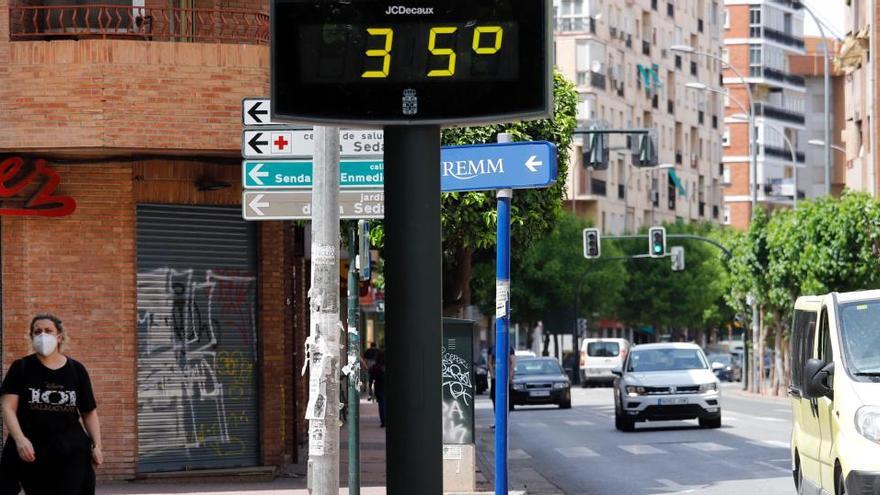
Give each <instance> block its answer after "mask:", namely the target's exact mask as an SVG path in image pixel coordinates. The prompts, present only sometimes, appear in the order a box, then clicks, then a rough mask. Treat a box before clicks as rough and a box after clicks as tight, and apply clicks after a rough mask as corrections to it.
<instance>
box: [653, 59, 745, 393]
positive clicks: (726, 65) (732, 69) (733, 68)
mask: <svg viewBox="0 0 880 495" xmlns="http://www.w3.org/2000/svg"><path fill="white" fill-rule="evenodd" d="M670 50H672V51H673V52H677V53H686V54H690V55H699V56H702V57H707V58H710V59H712V60H716V61H718V62H720V63H721V64H722V65H723V66H724V67H727V68H728V69H730V71H731V72H733V73H734V74H735V75H736V77H738V78H739V80H740V82H741V83H742V85H743V86H745V88H746V94H747V95H748V97H749V109H750V110H751V112H749V117H750V118H749V164H750V168H751V173H750V175H751V181H750V182H751V188H752V215H751V216H752V218H753V219H754V217H755V214H756V212H757V211H758V145H757V144H756V143H755V98H754V97H753V95H752V87H751V86H750V85H749V82H748V81H747V80H746V78H745V77H743V75H742V74H741V73H740V72H739V70H737V68H736V67H734V66H733V65H732V64H730V63H729V62H727V61H726V60H724V59H723V58H721V57H719V56H717V55H714V54H711V53H708V52H700V51H697V50H695V49H694V47H692V46H690V45H673V46H671V47H670ZM752 332H753V333H755V334H757V333H758V306H757V305H755V306H752ZM748 343H749V342H748V333H746V341H745V342H744V344H745V345H744V346H743V347H744V348H743V352H744V353H745V356H744V359H743V363H744V364H745V366H746V371H748V369H749V365H748V361H749V354H750V353H749V347H748ZM745 375H746V376H748V375H747V374H745ZM748 386H749V382H748V379H747V378H745V379H743V388H748Z"/></svg>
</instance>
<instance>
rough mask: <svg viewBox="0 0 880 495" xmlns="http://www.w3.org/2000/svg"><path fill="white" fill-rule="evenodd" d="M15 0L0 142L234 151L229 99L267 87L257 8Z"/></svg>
mask: <svg viewBox="0 0 880 495" xmlns="http://www.w3.org/2000/svg"><path fill="white" fill-rule="evenodd" d="M15 1H16V2H19V3H14V4H12V5H11V6H10V7H9V9H8V12H9V13H10V15H11V16H10V20H9V28H10V31H9V32H10V39H11V40H13V41H12V42H9V43H6V44H5V45H4V47H5V50H4V69H6V70H7V71H8V73H9V74H10V75H15V77H8V78H5V79H4V81H3V82H4V88H3V90H4V91H5V92H6V94H8V95H12V96H11V98H12V99H11V100H10V102H11V103H10V104H9V105H7V106H6V107H5V113H4V118H5V122H4V132H0V149H6V150H27V152H30V153H53V154H57V155H63V156H68V157H71V158H78V157H92V158H93V157H98V156H116V155H121V154H126V155H129V154H138V153H141V154H175V153H180V154H206V153H207V154H210V155H211V156H221V157H228V158H233V159H234V157H236V156H240V153H241V151H240V150H241V100H242V98H247V97H255V96H257V97H258V96H263V95H266V94H267V93H268V89H269V46H268V40H269V16H268V14H267V13H266V12H263V11H260V10H257V9H254V10H215V9H176V8H170V7H167V8H166V7H160V8H155V9H154V8H151V7H132V6H131V4H130V3H129V4H128V5H112V4H109V3H107V4H90V3H86V2H85V0H53V3H58V2H59V1H61V2H64V1H69V2H70V3H71V4H72V5H53V6H45V5H34V3H35V2H30V1H29V2H28V3H27V4H25V2H24V0H15ZM75 1H78V2H79V4H75ZM104 1H108V2H109V1H111V0H104ZM47 3H48V2H47ZM47 123H51V125H50V126H49V127H47V125H49V124H47ZM50 127H51V133H52V134H54V135H58V136H62V137H63V138H61V139H53V140H47V139H45V136H46V133H47V132H49V131H48V130H47V129H49V128H50ZM193 130H197V131H198V132H190V131H193Z"/></svg>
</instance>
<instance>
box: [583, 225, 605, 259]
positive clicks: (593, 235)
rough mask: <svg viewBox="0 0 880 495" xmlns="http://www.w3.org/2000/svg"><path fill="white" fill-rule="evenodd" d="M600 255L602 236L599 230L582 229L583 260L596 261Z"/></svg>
mask: <svg viewBox="0 0 880 495" xmlns="http://www.w3.org/2000/svg"><path fill="white" fill-rule="evenodd" d="M601 254H602V235H601V234H600V233H599V229H584V258H587V259H588V260H592V259H596V258H598V257H599V256H600V255H601Z"/></svg>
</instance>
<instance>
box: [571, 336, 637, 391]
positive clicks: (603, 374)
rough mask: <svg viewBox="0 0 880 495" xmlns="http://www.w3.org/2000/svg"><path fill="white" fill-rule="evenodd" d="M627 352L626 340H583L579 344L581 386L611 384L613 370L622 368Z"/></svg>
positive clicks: (627, 342) (627, 343)
mask: <svg viewBox="0 0 880 495" xmlns="http://www.w3.org/2000/svg"><path fill="white" fill-rule="evenodd" d="M627 352H629V341H627V340H626V339H584V341H583V342H581V364H580V370H581V386H583V387H586V386H589V385H591V384H593V383H612V382H613V381H614V378H615V377H614V373H612V372H611V370H613V369H614V368H620V367H622V366H623V362H624V361H625V360H626V354H627Z"/></svg>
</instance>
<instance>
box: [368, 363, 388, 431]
mask: <svg viewBox="0 0 880 495" xmlns="http://www.w3.org/2000/svg"><path fill="white" fill-rule="evenodd" d="M370 376H371V377H372V380H373V386H374V390H373V392H374V393H375V396H376V405H377V406H379V425H380V426H381V427H382V428H385V353H384V352H379V353H378V354H377V356H376V362H375V363H373V366H372V367H370Z"/></svg>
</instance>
